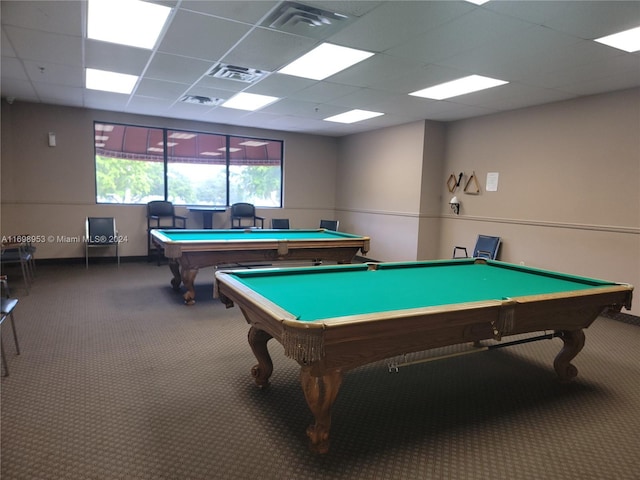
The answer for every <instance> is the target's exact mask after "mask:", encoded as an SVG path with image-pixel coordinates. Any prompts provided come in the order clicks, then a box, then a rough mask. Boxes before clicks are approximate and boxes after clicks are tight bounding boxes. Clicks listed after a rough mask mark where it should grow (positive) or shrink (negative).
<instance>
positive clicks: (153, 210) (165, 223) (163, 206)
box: [147, 200, 187, 264]
mask: <svg viewBox="0 0 640 480" xmlns="http://www.w3.org/2000/svg"><path fill="white" fill-rule="evenodd" d="M154 228H180V229H183V228H187V217H183V216H181V215H176V210H175V208H174V206H173V203H171V202H167V201H164V200H154V201H152V202H149V203H147V258H148V259H149V260H151V253H152V252H155V253H156V254H157V255H158V264H160V253H161V252H160V249H159V248H158V247H157V246H156V245H155V244H154V243H153V242H152V240H151V230H153V229H154Z"/></svg>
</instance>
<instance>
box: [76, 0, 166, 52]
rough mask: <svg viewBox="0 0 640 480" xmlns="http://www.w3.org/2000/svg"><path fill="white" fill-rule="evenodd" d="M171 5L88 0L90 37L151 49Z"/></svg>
mask: <svg viewBox="0 0 640 480" xmlns="http://www.w3.org/2000/svg"><path fill="white" fill-rule="evenodd" d="M169 13H171V8H169V7H165V6H163V5H158V4H155V3H149V2H142V1H140V0H126V1H125V0H89V3H88V11H87V38H91V39H93V40H101V41H103V42H110V43H119V44H121V45H129V46H131V47H139V48H147V49H151V48H153V46H154V45H155V44H156V41H157V40H158V37H159V36H160V32H162V28H163V27H164V24H165V22H166V21H167V18H168V17H169Z"/></svg>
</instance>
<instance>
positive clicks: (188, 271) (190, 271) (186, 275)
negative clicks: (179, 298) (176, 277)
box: [182, 267, 198, 305]
mask: <svg viewBox="0 0 640 480" xmlns="http://www.w3.org/2000/svg"><path fill="white" fill-rule="evenodd" d="M196 275H198V269H197V268H184V267H183V268H182V283H183V284H184V286H185V287H186V289H187V291H186V292H185V294H184V295H183V298H184V303H186V304H187V305H193V304H194V303H196V301H195V298H196V291H195V289H194V288H193V284H194V283H195V281H196Z"/></svg>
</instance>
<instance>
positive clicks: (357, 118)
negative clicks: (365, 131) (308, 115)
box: [324, 109, 384, 123]
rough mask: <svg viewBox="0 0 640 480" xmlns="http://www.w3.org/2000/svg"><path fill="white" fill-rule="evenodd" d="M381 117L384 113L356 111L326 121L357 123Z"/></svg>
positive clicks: (328, 118)
mask: <svg viewBox="0 0 640 480" xmlns="http://www.w3.org/2000/svg"><path fill="white" fill-rule="evenodd" d="M380 115H384V113H380V112H370V111H368V110H357V109H356V110H350V111H348V112H344V113H341V114H339V115H334V116H332V117H327V118H325V119H324V120H325V121H327V122H338V123H356V122H361V121H362V120H367V119H369V118H374V117H379V116H380Z"/></svg>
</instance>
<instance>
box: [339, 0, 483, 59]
mask: <svg viewBox="0 0 640 480" xmlns="http://www.w3.org/2000/svg"><path fill="white" fill-rule="evenodd" d="M473 9H474V7H473V5H470V4H467V3H464V2H451V4H450V5H447V4H446V3H445V2H415V1H400V2H398V1H394V2H384V3H382V4H381V5H379V6H378V7H377V8H376V9H375V10H373V11H371V12H370V13H369V14H368V15H366V16H365V17H363V18H360V19H358V20H357V21H355V22H354V23H353V25H350V26H349V28H348V29H345V30H343V31H341V32H339V33H336V34H335V35H333V36H331V37H330V38H329V41H331V42H334V43H337V44H340V45H349V46H351V47H354V48H360V49H364V50H368V51H372V52H384V51H386V50H388V49H390V48H393V47H396V46H398V45H401V44H403V43H405V42H408V41H410V40H411V39H413V38H415V37H416V36H418V35H420V34H422V33H424V32H427V31H429V30H431V29H433V28H435V27H437V26H439V25H442V24H445V23H447V22H450V21H451V20H453V19H454V18H456V17H459V16H461V15H464V14H466V13H469V12H471V11H472V10H473Z"/></svg>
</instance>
